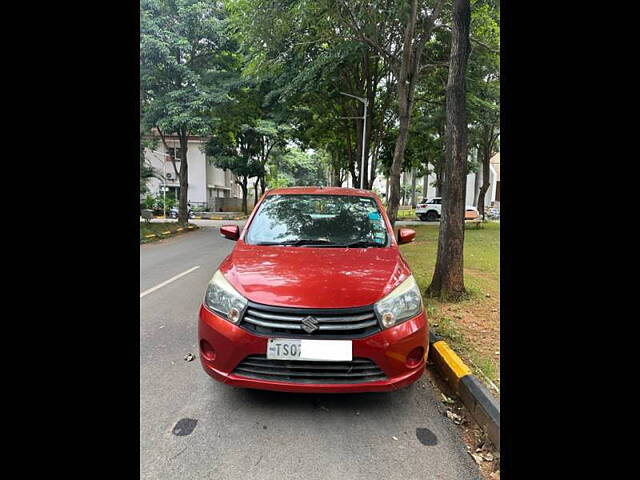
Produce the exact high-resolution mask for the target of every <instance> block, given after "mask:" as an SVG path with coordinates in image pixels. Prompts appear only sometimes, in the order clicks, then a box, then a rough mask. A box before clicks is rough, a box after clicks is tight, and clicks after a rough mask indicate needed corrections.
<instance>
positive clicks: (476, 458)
mask: <svg viewBox="0 0 640 480" xmlns="http://www.w3.org/2000/svg"><path fill="white" fill-rule="evenodd" d="M469 455H471V456H472V457H473V459H474V460H475V461H476V463H477V464H478V465H481V464H482V457H481V456H480V455H476V454H475V453H470V454H469Z"/></svg>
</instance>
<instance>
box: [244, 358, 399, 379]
mask: <svg viewBox="0 0 640 480" xmlns="http://www.w3.org/2000/svg"><path fill="white" fill-rule="evenodd" d="M233 374H234V375H239V376H242V377H247V378H255V379H258V380H279V381H283V382H293V383H363V382H373V381H375V380H384V379H385V378H387V377H386V376H385V374H384V373H383V372H382V370H380V367H378V366H377V365H376V364H375V363H373V362H372V361H371V360H369V359H367V358H354V359H353V360H352V361H350V362H313V361H306V360H305V361H302V360H301V361H297V360H268V359H267V357H266V356H265V355H249V356H248V357H247V358H245V359H244V360H243V361H242V362H240V364H239V365H238V366H237V367H236V368H235V370H234V371H233Z"/></svg>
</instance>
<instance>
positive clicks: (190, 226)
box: [144, 225, 199, 238]
mask: <svg viewBox="0 0 640 480" xmlns="http://www.w3.org/2000/svg"><path fill="white" fill-rule="evenodd" d="M196 228H199V227H197V226H194V225H188V226H187V227H179V228H176V229H175V230H173V231H171V230H167V231H165V232H160V233H150V234H149V235H145V236H144V238H155V237H158V238H167V237H169V236H171V235H177V234H178V233H180V232H183V231H190V230H194V229H196Z"/></svg>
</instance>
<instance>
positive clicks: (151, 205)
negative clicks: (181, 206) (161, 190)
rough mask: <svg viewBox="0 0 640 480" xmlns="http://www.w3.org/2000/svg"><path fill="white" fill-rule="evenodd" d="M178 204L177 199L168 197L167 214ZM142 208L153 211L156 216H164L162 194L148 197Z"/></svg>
mask: <svg viewBox="0 0 640 480" xmlns="http://www.w3.org/2000/svg"><path fill="white" fill-rule="evenodd" d="M176 204H177V201H176V199H175V198H173V196H168V197H167V212H168V211H169V210H171V208H173V207H175V206H176ZM140 207H141V208H146V209H148V210H153V213H154V214H155V215H162V213H163V212H164V198H163V197H162V194H158V195H156V196H153V195H147V196H146V197H145V198H144V200H143V201H142V204H141V205H140Z"/></svg>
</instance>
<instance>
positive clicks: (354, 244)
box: [340, 240, 384, 248]
mask: <svg viewBox="0 0 640 480" xmlns="http://www.w3.org/2000/svg"><path fill="white" fill-rule="evenodd" d="M340 246H341V247H345V248H360V247H364V248H367V247H378V248H380V247H384V244H383V243H378V242H372V241H371V240H357V241H355V242H351V243H345V244H344V245H340Z"/></svg>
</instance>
